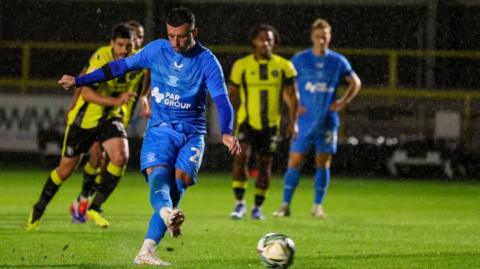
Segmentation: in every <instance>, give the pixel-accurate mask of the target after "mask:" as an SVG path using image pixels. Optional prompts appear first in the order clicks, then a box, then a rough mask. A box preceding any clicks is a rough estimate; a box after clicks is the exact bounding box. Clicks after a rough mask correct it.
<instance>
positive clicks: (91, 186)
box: [79, 141, 104, 199]
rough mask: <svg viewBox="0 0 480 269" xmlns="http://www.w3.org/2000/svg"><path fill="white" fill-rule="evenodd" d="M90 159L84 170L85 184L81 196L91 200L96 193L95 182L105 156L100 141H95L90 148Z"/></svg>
mask: <svg viewBox="0 0 480 269" xmlns="http://www.w3.org/2000/svg"><path fill="white" fill-rule="evenodd" d="M89 153H90V158H89V159H88V162H87V163H86V164H85V166H84V168H83V184H82V191H81V193H80V195H79V197H81V198H87V199H88V198H89V197H91V196H92V195H93V193H94V192H95V187H96V186H95V180H96V178H97V177H98V175H99V174H100V170H101V169H100V167H101V163H102V160H103V158H104V154H103V151H102V147H101V145H100V142H99V141H95V143H93V145H92V146H91V147H90V151H89Z"/></svg>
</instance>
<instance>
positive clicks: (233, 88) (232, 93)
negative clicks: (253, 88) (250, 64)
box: [228, 83, 240, 111]
mask: <svg viewBox="0 0 480 269" xmlns="http://www.w3.org/2000/svg"><path fill="white" fill-rule="evenodd" d="M228 98H229V99H230V103H232V106H233V110H234V111H237V110H238V107H239V106H240V88H239V87H238V86H237V85H235V84H233V83H229V84H228Z"/></svg>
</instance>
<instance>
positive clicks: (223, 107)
mask: <svg viewBox="0 0 480 269" xmlns="http://www.w3.org/2000/svg"><path fill="white" fill-rule="evenodd" d="M213 101H214V102H215V105H216V106H217V114H218V121H219V122H220V130H221V132H222V135H223V134H232V133H233V107H232V104H231V103H230V100H228V95H226V94H221V95H218V96H215V97H214V98H213Z"/></svg>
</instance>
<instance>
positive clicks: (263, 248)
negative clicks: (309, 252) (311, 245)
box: [257, 233, 295, 269]
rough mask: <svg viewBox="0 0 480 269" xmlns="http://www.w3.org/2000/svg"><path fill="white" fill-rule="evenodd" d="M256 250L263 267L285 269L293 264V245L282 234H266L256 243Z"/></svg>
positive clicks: (290, 240)
mask: <svg viewBox="0 0 480 269" xmlns="http://www.w3.org/2000/svg"><path fill="white" fill-rule="evenodd" d="M257 250H258V253H259V254H260V261H261V262H262V264H263V265H264V266H265V267H267V268H272V269H285V268H288V267H289V266H290V265H292V263H293V257H294V255H295V243H294V242H293V240H292V239H290V238H288V237H287V236H286V235H284V234H278V233H268V234H266V235H264V236H263V237H262V238H260V240H259V241H258V244H257Z"/></svg>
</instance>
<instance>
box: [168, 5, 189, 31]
mask: <svg viewBox="0 0 480 269" xmlns="http://www.w3.org/2000/svg"><path fill="white" fill-rule="evenodd" d="M166 21H167V24H168V25H171V26H173V27H177V26H180V25H182V24H184V23H188V24H191V25H195V15H193V13H192V12H191V11H190V10H189V9H188V8H186V7H176V8H174V9H172V10H170V12H168V15H167V20H166Z"/></svg>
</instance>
